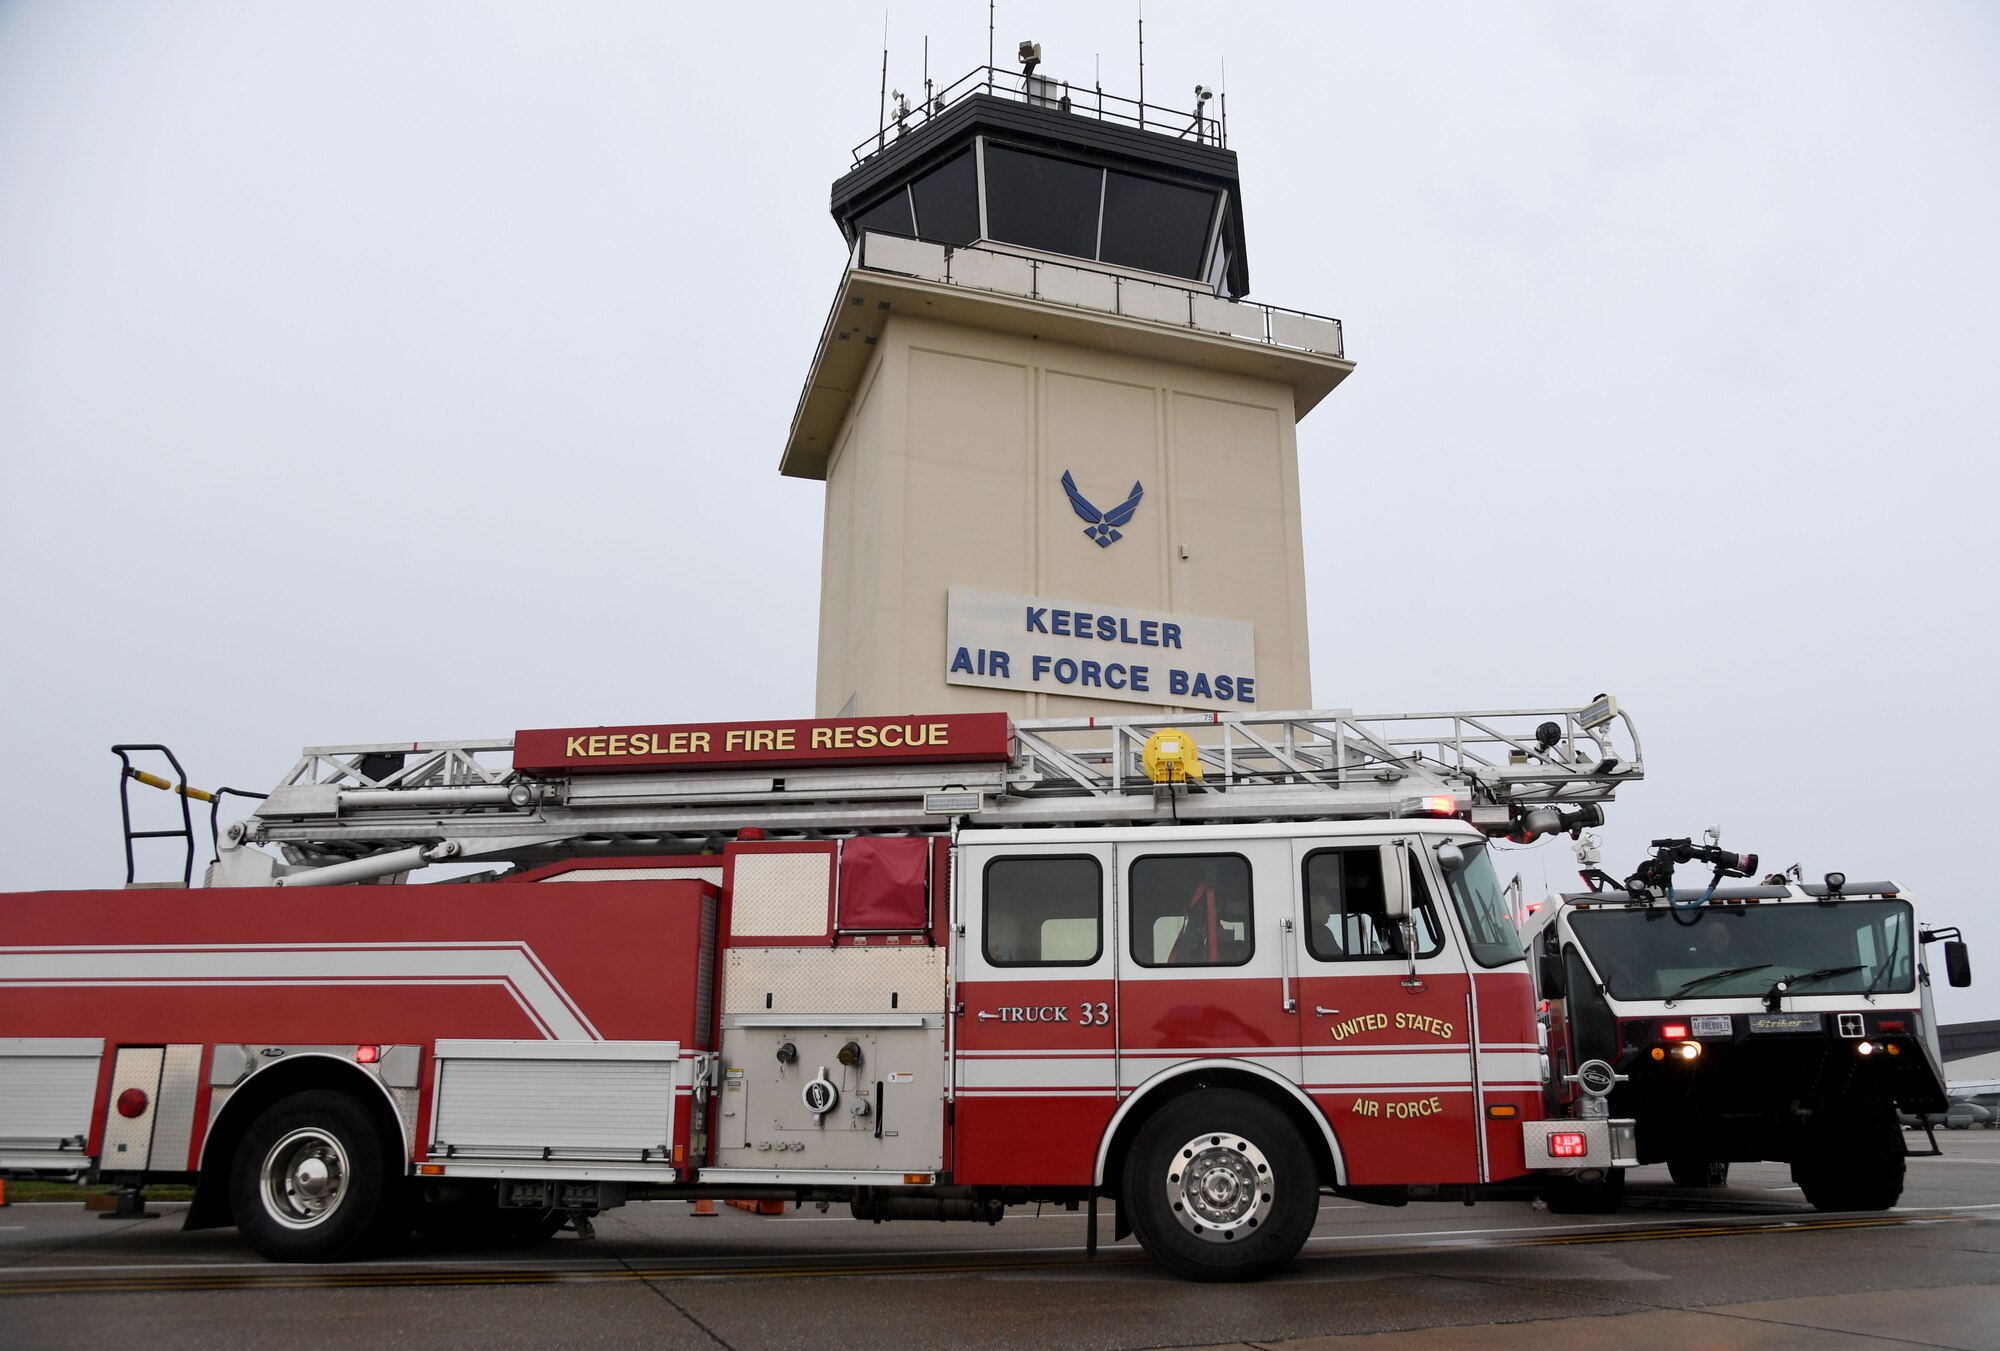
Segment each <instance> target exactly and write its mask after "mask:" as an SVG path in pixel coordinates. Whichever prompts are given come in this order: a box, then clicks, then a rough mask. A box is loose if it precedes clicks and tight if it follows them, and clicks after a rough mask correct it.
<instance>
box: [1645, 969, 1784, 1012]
mask: <svg viewBox="0 0 2000 1351" xmlns="http://www.w3.org/2000/svg"><path fill="white" fill-rule="evenodd" d="M1770 965H1771V964H1770V963H1769V962H1758V963H1757V964H1756V965H1755V966H1732V967H1728V968H1726V969H1724V970H1721V971H1711V972H1709V973H1708V974H1707V975H1705V976H1696V977H1695V978H1694V979H1693V980H1691V981H1688V982H1687V983H1686V984H1684V985H1682V986H1681V988H1680V989H1678V990H1675V991H1674V992H1673V993H1672V994H1670V995H1668V996H1667V1002H1668V1003H1669V1004H1671V1003H1673V1002H1674V1001H1675V1000H1676V999H1679V998H1680V997H1681V996H1682V995H1684V994H1687V993H1688V992H1689V991H1691V990H1696V989H1699V988H1700V987H1702V986H1704V985H1706V984H1708V983H1709V982H1710V981H1712V980H1724V979H1726V978H1728V977H1730V976H1747V975H1748V974H1750V973H1751V972H1752V971H1762V970H1764V969H1765V968H1767V967H1769V966H1770Z"/></svg>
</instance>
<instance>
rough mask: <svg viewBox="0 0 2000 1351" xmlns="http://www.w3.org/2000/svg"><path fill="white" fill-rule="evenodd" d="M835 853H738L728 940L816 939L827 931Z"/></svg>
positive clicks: (731, 894) (731, 899) (827, 851)
mask: <svg viewBox="0 0 2000 1351" xmlns="http://www.w3.org/2000/svg"><path fill="white" fill-rule="evenodd" d="M832 878H833V851H832V850H830V849H829V850H817V849H815V850H812V851H810V852H798V853H795V852H789V851H788V852H785V853H781V854H776V853H774V854H738V855H736V858H735V875H734V877H733V879H732V881H731V885H732V887H733V890H732V891H731V893H730V904H731V906H732V907H733V908H732V909H731V911H730V916H729V936H730V937H731V938H759V937H761V938H815V937H818V936H820V935H822V934H824V933H826V931H827V929H826V924H827V906H828V904H829V902H830V900H831V898H832V892H833V887H832Z"/></svg>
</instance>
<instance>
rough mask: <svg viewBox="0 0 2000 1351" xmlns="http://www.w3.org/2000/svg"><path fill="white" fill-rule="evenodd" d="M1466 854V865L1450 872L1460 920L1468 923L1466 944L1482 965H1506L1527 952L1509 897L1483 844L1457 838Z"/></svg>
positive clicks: (1473, 956) (1517, 959)
mask: <svg viewBox="0 0 2000 1351" xmlns="http://www.w3.org/2000/svg"><path fill="white" fill-rule="evenodd" d="M1453 843H1455V844H1457V845H1458V847H1459V850H1460V852H1462V853H1463V854H1464V855H1465V866H1464V867H1463V868H1461V869H1459V870H1458V871H1457V872H1453V873H1448V874H1447V875H1448V876H1449V877H1450V878H1451V897H1452V900H1453V901H1454V902H1456V903H1457V906H1458V918H1459V922H1460V923H1462V924H1464V925H1465V943H1466V947H1467V948H1469V949H1470V950H1471V952H1472V959H1473V960H1474V961H1476V962H1478V963H1479V964H1480V965H1481V966H1505V965H1506V964H1507V963H1509V962H1518V961H1520V960H1521V958H1522V956H1523V955H1524V954H1523V952H1522V950H1521V934H1520V931H1519V930H1517V929H1516V928H1515V927H1514V918H1513V916H1512V915H1510V914H1508V913H1507V898H1506V896H1505V895H1503V894H1502V892H1501V890H1500V879H1499V878H1498V877H1496V876H1494V873H1493V860H1492V859H1491V858H1489V857H1488V856H1487V852H1486V846H1485V845H1483V844H1468V843H1466V842H1464V841H1462V840H1458V841H1453Z"/></svg>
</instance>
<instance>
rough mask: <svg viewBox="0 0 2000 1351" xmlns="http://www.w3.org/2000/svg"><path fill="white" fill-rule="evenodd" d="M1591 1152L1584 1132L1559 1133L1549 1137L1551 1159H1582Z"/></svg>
mask: <svg viewBox="0 0 2000 1351" xmlns="http://www.w3.org/2000/svg"><path fill="white" fill-rule="evenodd" d="M1589 1152H1590V1148H1589V1146H1588V1145H1587V1144H1586V1143H1585V1142H1584V1138H1583V1132H1582V1131H1557V1132H1555V1133H1554V1134H1553V1135H1551V1136H1549V1157H1550V1158H1552V1159H1580V1158H1582V1157H1584V1155H1586V1154H1588V1153H1589Z"/></svg>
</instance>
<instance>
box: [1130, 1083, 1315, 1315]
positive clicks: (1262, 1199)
mask: <svg viewBox="0 0 2000 1351" xmlns="http://www.w3.org/2000/svg"><path fill="white" fill-rule="evenodd" d="M1196 1168H1201V1169H1202V1170H1203V1171H1202V1173H1201V1174H1200V1176H1199V1178H1198V1177H1197V1175H1196V1174H1195V1172H1194V1169H1196ZM1202 1179H1205V1180H1206V1185H1205V1186H1197V1182H1198V1181H1200V1180H1202ZM1121 1181H1122V1184H1123V1187H1122V1199H1121V1201H1120V1204H1121V1205H1123V1206H1125V1207H1126V1209H1127V1211H1128V1212H1129V1214H1130V1216H1131V1220H1132V1230H1133V1232H1134V1233H1136V1234H1137V1235H1138V1236H1139V1242H1140V1243H1141V1244H1142V1245H1143V1246H1144V1247H1145V1249H1146V1251H1147V1252H1148V1253H1150V1254H1152V1257H1153V1260H1154V1261H1156V1262H1158V1263H1159V1264H1160V1265H1161V1266H1163V1267H1165V1268H1166V1269H1167V1270H1169V1271H1171V1272H1173V1273H1174V1274H1175V1275H1176V1276H1181V1277H1184V1278H1186V1279H1188V1280H1193V1281H1254V1280H1257V1279H1259V1278H1261V1277H1264V1276H1268V1275H1270V1274H1271V1273H1272V1272H1274V1271H1276V1270H1278V1269H1279V1268H1280V1267H1282V1266H1284V1265H1285V1264H1286V1263H1287V1262H1290V1261H1291V1260H1292V1258H1293V1257H1295V1256H1297V1255H1298V1251H1299V1249H1300V1248H1301V1247H1303V1246H1304V1245H1305V1241H1306V1237H1307V1236H1308V1235H1309V1234H1311V1233H1312V1227H1313V1224H1314V1222H1315V1221H1317V1220H1318V1218H1319V1168H1318V1166H1317V1165H1316V1164H1315V1163H1314V1161H1313V1156H1312V1151H1311V1150H1309V1149H1307V1148H1306V1143H1305V1141H1304V1140H1302V1139H1300V1138H1299V1133H1298V1131H1297V1130H1296V1129H1295V1128H1294V1127H1293V1125H1292V1123H1291V1122H1290V1121H1289V1120H1288V1119H1287V1118H1286V1117H1285V1114H1284V1113H1283V1112H1281V1111H1279V1110H1278V1109H1277V1108H1276V1107H1273V1106H1272V1105H1271V1104H1270V1103H1268V1102H1266V1101H1264V1100H1263V1099H1262V1098H1258V1097H1254V1096H1252V1095H1251V1094H1248V1093H1244V1092H1240V1091H1238V1090H1236V1089H1229V1088H1219V1089H1210V1090H1207V1091H1203V1092H1196V1093H1192V1094H1189V1095H1187V1096H1185V1097H1182V1098H1178V1099H1176V1100H1175V1101H1173V1102H1170V1103H1168V1104H1167V1105H1166V1106H1165V1107H1163V1108H1161V1109H1160V1111H1159V1112H1158V1113H1157V1114H1155V1115H1154V1116H1153V1118H1152V1119H1151V1120H1149V1121H1148V1122H1147V1123H1146V1124H1145V1125H1144V1126H1143V1127H1141V1128H1140V1130H1139V1137H1138V1139H1137V1140H1135V1141H1133V1144H1132V1149H1131V1152H1130V1153H1128V1154H1127V1155H1126V1156H1125V1169H1124V1175H1123V1177H1122V1179H1121Z"/></svg>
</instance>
